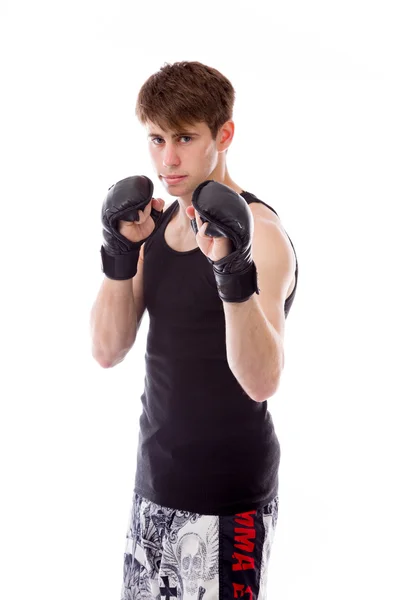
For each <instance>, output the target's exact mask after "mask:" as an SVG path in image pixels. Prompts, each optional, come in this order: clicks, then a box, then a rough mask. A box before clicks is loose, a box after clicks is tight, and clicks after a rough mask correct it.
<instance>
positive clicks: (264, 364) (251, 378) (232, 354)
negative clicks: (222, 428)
mask: <svg viewBox="0 0 400 600" xmlns="http://www.w3.org/2000/svg"><path fill="white" fill-rule="evenodd" d="M223 307H224V312H225V325H226V349H227V358H228V364H229V367H230V369H231V371H232V373H233V374H234V375H235V377H236V379H237V380H238V382H239V383H240V385H241V386H242V388H243V389H244V391H245V392H246V393H247V394H248V395H249V396H250V397H251V398H253V399H254V400H256V401H259V402H262V401H263V400H266V399H267V398H268V397H270V396H272V395H273V393H274V392H275V390H276V388H277V386H278V382H279V377H280V373H281V371H282V368H283V349H282V347H281V342H280V338H279V336H278V334H277V332H276V331H275V329H274V327H273V326H272V325H271V323H270V322H269V321H268V320H267V319H266V318H265V316H264V314H263V312H262V310H261V307H260V305H259V303H258V300H257V297H256V294H253V295H252V296H251V297H250V298H249V299H248V300H246V302H237V303H236V302H223Z"/></svg>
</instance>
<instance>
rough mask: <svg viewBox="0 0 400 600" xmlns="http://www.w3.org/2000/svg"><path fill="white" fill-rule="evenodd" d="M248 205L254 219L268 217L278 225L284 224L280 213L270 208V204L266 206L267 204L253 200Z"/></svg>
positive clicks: (268, 219) (267, 218)
mask: <svg viewBox="0 0 400 600" xmlns="http://www.w3.org/2000/svg"><path fill="white" fill-rule="evenodd" d="M248 206H249V209H250V210H251V212H252V215H253V217H254V219H266V220H267V221H270V222H272V223H275V224H276V225H280V226H281V225H282V224H281V220H280V218H279V217H278V215H277V214H275V213H274V211H273V210H271V209H270V208H268V206H265V204H262V203H261V202H251V204H249V205H248Z"/></svg>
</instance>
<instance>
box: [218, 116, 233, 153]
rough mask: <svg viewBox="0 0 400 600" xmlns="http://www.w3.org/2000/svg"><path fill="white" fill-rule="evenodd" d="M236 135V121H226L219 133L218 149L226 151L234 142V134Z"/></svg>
mask: <svg viewBox="0 0 400 600" xmlns="http://www.w3.org/2000/svg"><path fill="white" fill-rule="evenodd" d="M234 135H235V123H234V122H233V121H226V122H225V123H224V124H223V125H222V127H221V128H220V130H219V132H218V135H217V150H218V152H224V151H225V150H227V149H228V148H229V146H230V145H231V143H232V140H233V136H234Z"/></svg>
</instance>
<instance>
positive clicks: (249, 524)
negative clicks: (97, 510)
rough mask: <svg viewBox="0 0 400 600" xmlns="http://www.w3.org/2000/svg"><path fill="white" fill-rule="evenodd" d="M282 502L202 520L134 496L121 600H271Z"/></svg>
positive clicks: (199, 516) (276, 499)
mask: <svg viewBox="0 0 400 600" xmlns="http://www.w3.org/2000/svg"><path fill="white" fill-rule="evenodd" d="M278 507H279V497H278V496H276V497H275V498H274V499H273V500H272V501H271V502H269V503H268V504H267V505H266V506H264V507H262V508H259V509H258V510H251V511H249V512H244V513H238V514H232V515H228V516H218V515H200V514H198V513H191V512H187V511H182V510H176V509H173V508H166V507H165V506H160V505H159V504H155V503H153V502H151V501H150V500H147V499H146V498H143V497H142V496H139V495H138V494H136V493H134V496H133V502H132V511H131V515H130V518H129V524H128V531H127V534H126V548H125V554H124V574H123V575H124V582H123V585H122V591H121V600H136V599H138V600H139V599H140V600H155V599H156V600H170V599H171V598H177V599H178V600H228V598H229V599H231V598H245V599H246V600H247V599H248V600H265V599H266V597H267V595H266V593H267V590H266V586H267V571H268V562H269V557H270V552H271V546H272V542H273V538H274V534H275V529H276V523H277V519H278Z"/></svg>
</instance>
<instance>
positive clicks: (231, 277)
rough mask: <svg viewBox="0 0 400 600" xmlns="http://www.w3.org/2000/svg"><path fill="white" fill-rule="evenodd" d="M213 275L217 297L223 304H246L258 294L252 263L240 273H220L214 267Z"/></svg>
mask: <svg viewBox="0 0 400 600" xmlns="http://www.w3.org/2000/svg"><path fill="white" fill-rule="evenodd" d="M214 275H215V280H216V282H217V289H218V294H219V297H220V298H221V300H223V301H224V302H246V300H248V299H249V298H250V297H251V296H252V295H253V294H254V293H256V294H259V292H260V290H259V289H258V284H257V269H256V265H255V263H254V261H252V262H251V264H250V265H249V267H248V268H247V269H246V270H245V271H242V272H241V273H221V272H219V271H217V270H216V269H215V267H214Z"/></svg>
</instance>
